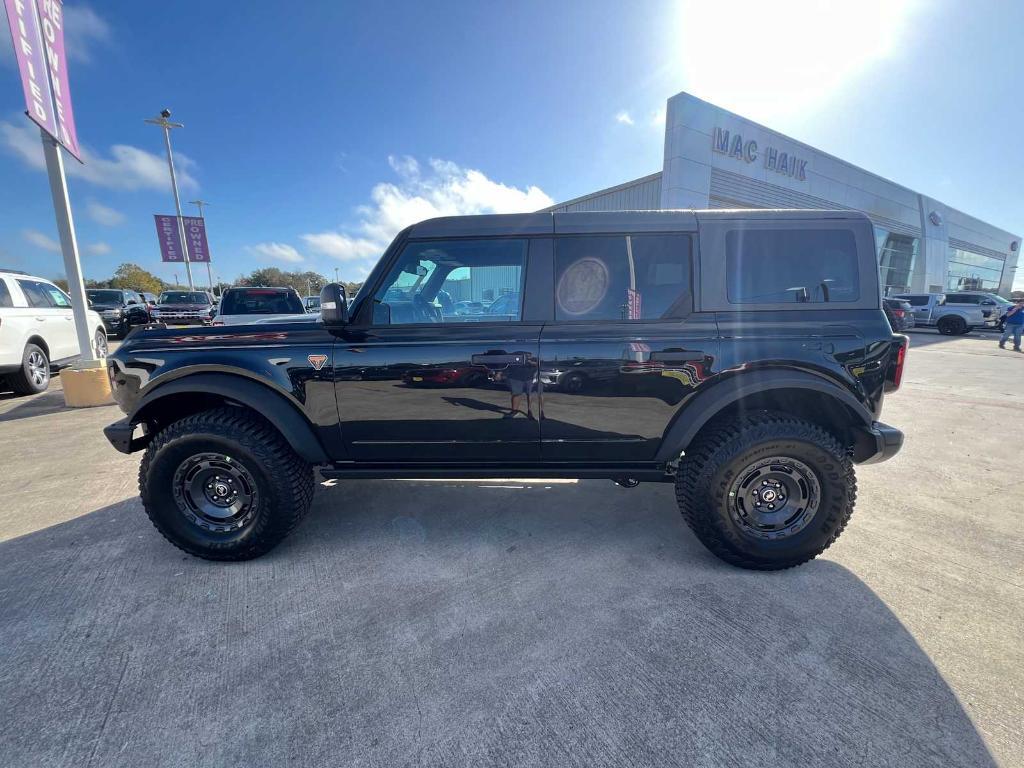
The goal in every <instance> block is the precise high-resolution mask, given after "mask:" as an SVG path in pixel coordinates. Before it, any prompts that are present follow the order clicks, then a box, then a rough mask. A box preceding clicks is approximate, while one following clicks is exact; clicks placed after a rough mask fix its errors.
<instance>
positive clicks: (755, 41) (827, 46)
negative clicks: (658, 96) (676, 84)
mask: <svg viewBox="0 0 1024 768" xmlns="http://www.w3.org/2000/svg"><path fill="white" fill-rule="evenodd" d="M923 7H925V6H924V4H923V3H922V2H920V0H861V2H857V3H823V2H821V0H786V2H779V3H772V4H771V7H770V12H768V11H767V10H766V8H767V6H766V5H765V4H764V3H763V2H761V0H734V2H731V3H730V4H729V6H728V12H727V13H725V15H724V16H723V10H722V6H721V5H720V4H717V3H709V2H706V0H680V2H679V4H678V6H677V15H676V20H675V23H674V27H673V30H672V32H673V34H672V39H673V41H674V44H675V46H676V49H675V55H674V56H672V57H671V64H670V66H671V74H672V76H673V77H674V78H678V77H679V74H680V73H682V74H683V76H684V80H683V82H684V83H685V88H686V90H687V91H689V92H691V93H693V94H694V95H695V96H699V97H700V98H704V99H707V100H708V101H711V102H713V103H714V104H716V105H718V106H722V107H726V108H728V109H731V110H734V111H736V112H739V113H740V114H743V115H749V116H751V117H753V118H754V119H758V120H762V121H766V122H770V121H771V120H772V119H774V118H776V117H778V116H780V115H787V114H799V113H801V112H802V111H806V110H808V109H812V108H816V107H820V106H822V105H824V104H825V103H826V102H827V100H828V98H829V97H830V96H831V95H832V94H833V93H835V92H836V91H838V90H840V89H842V88H843V87H844V86H846V85H847V84H848V83H849V82H850V81H851V80H854V79H855V78H856V77H857V76H859V75H860V74H861V73H862V72H863V71H865V70H866V69H868V68H869V67H871V66H873V65H874V64H876V63H877V62H879V61H881V60H884V59H885V58H887V57H889V56H891V55H893V54H894V53H895V52H897V51H898V50H899V48H900V45H899V43H900V40H901V38H902V37H903V35H904V33H905V31H906V30H907V29H908V28H909V27H910V23H911V20H912V18H913V17H914V15H915V14H916V12H917V11H919V10H920V9H921V8H923ZM766 14H767V15H766ZM729 19H740V20H742V21H741V23H735V24H734V23H729ZM766 20H767V21H768V22H769V23H766ZM723 51H727V53H726V54H725V55H723Z"/></svg>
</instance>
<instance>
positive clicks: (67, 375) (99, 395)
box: [60, 366, 114, 408]
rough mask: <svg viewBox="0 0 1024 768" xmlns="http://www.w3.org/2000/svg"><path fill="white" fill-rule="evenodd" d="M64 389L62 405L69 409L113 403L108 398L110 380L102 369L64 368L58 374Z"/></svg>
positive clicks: (112, 400)
mask: <svg viewBox="0 0 1024 768" xmlns="http://www.w3.org/2000/svg"><path fill="white" fill-rule="evenodd" d="M60 382H61V384H62V385H63V387H64V404H65V405H66V406H68V407H69V408H86V407H88V406H91V405H107V404H108V403H112V402H114V399H113V398H112V397H111V396H110V378H109V377H108V376H107V369H106V367H105V366H104V367H103V368H83V369H76V368H65V369H64V370H63V371H61V372H60Z"/></svg>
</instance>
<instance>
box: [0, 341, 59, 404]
mask: <svg viewBox="0 0 1024 768" xmlns="http://www.w3.org/2000/svg"><path fill="white" fill-rule="evenodd" d="M33 355H39V356H41V359H42V361H43V365H44V367H45V370H46V376H45V378H44V379H43V381H42V383H37V382H36V381H35V379H34V378H33V372H32V365H31V360H33V359H35V360H38V359H39V357H35V358H33ZM37 367H38V366H37ZM7 381H8V383H9V384H10V385H11V390H12V391H13V392H14V394H16V395H38V394H39V393H40V392H45V391H46V388H47V387H49V386H50V356H49V355H47V354H46V350H45V349H43V348H42V347H40V346H39V345H38V344H26V345H25V351H24V352H22V353H21V368H19V369H18V370H16V371H15V372H14V373H10V374H8V375H7Z"/></svg>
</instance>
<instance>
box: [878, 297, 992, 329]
mask: <svg viewBox="0 0 1024 768" xmlns="http://www.w3.org/2000/svg"><path fill="white" fill-rule="evenodd" d="M888 298H891V299H903V300H904V301H906V302H907V303H908V304H910V307H911V309H912V310H913V313H914V325H915V326H916V327H918V328H921V327H925V328H935V329H937V330H938V332H939V333H941V334H944V335H946V336H960V335H962V334H965V333H970V332H971V330H972V329H974V328H981V327H984V325H985V315H984V313H983V312H982V311H981V307H970V306H964V305H957V306H949V305H947V304H946V294H944V293H899V294H896V295H895V296H890V297H888Z"/></svg>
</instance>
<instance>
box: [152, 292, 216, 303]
mask: <svg viewBox="0 0 1024 768" xmlns="http://www.w3.org/2000/svg"><path fill="white" fill-rule="evenodd" d="M157 303H158V304H209V303H210V299H209V298H208V297H207V296H206V294H205V293H199V292H198V291H164V292H163V293H161V294H160V300H159V301H158V302H157Z"/></svg>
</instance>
